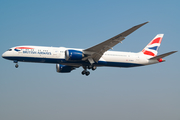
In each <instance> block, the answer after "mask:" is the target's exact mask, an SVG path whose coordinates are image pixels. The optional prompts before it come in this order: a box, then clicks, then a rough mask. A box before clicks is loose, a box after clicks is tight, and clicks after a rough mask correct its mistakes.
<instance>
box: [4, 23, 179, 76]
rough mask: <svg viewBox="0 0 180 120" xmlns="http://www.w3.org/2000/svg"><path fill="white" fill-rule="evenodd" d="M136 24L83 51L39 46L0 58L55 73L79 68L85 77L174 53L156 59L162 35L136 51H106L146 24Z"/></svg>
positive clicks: (15, 49) (17, 49)
mask: <svg viewBox="0 0 180 120" xmlns="http://www.w3.org/2000/svg"><path fill="white" fill-rule="evenodd" d="M147 23H148V22H145V23H142V24H139V25H136V26H134V27H132V28H130V29H128V30H126V31H124V32H122V33H120V34H118V35H116V36H114V37H112V38H110V39H108V40H106V41H104V42H102V43H99V44H97V45H95V46H92V47H90V48H87V49H76V48H65V47H43V46H16V47H12V48H10V49H8V50H7V51H6V52H4V53H3V54H2V57H3V58H5V59H8V60H12V61H13V62H14V63H16V65H15V67H16V68H18V66H19V65H18V62H35V63H53V64H56V71H57V72H59V73H70V72H71V71H72V70H74V69H76V68H79V67H82V68H83V69H84V70H83V71H82V75H86V76H88V75H89V74H90V72H89V71H88V69H91V70H95V69H96V68H97V67H102V66H106V67H125V68H128V67H137V66H145V65H150V64H155V63H161V62H164V61H165V60H164V59H162V58H164V57H166V56H168V55H171V54H173V53H175V52H177V51H172V52H168V53H165V54H161V55H158V56H157V53H158V49H159V47H160V44H161V41H162V38H163V35H164V34H157V35H156V36H155V37H154V38H153V39H152V41H151V42H150V43H149V44H148V45H147V46H146V47H145V48H144V49H143V50H142V51H140V52H138V53H132V52H120V51H108V50H109V49H112V48H113V47H114V46H115V45H117V44H118V43H121V42H122V41H123V40H124V39H125V37H126V36H128V35H129V34H131V33H132V32H134V31H135V30H137V29H138V28H140V27H142V26H143V25H145V24H147Z"/></svg>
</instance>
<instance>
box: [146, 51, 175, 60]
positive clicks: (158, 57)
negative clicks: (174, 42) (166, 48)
mask: <svg viewBox="0 0 180 120" xmlns="http://www.w3.org/2000/svg"><path fill="white" fill-rule="evenodd" d="M175 52H177V51H172V52H168V53H165V54H162V55H158V56H156V57H153V58H150V59H149V60H157V59H160V58H164V57H166V56H168V55H171V54H173V53H175Z"/></svg>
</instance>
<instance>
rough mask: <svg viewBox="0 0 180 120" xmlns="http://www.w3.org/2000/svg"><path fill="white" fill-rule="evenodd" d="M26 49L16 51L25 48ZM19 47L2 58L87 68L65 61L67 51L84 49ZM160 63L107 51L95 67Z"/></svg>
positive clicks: (139, 56)
mask: <svg viewBox="0 0 180 120" xmlns="http://www.w3.org/2000/svg"><path fill="white" fill-rule="evenodd" d="M23 47H24V49H16V48H23ZM23 47H22V46H17V47H13V48H11V49H9V50H8V51H6V52H5V53H4V54H3V55H2V57H3V58H5V59H9V60H13V61H22V62H37V63H54V64H62V65H70V66H86V65H87V64H89V63H88V62H86V61H67V60H66V59H65V51H66V50H78V51H83V49H75V48H65V47H42V46H23ZM26 48H33V49H26ZM154 63H158V60H148V59H147V58H146V56H145V55H143V54H142V53H141V52H139V53H131V52H118V51H107V52H105V53H104V54H103V56H102V57H101V58H100V59H99V61H98V63H94V65H95V66H112V67H135V66H143V65H148V64H154Z"/></svg>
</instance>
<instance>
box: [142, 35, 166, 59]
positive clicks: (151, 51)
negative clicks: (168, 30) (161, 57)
mask: <svg viewBox="0 0 180 120" xmlns="http://www.w3.org/2000/svg"><path fill="white" fill-rule="evenodd" d="M163 36H164V34H157V35H156V37H154V38H153V40H152V41H151V42H150V43H149V44H148V45H147V46H146V47H145V48H144V49H143V50H142V51H141V52H142V53H143V54H144V55H146V57H147V58H152V57H155V56H156V55H157V53H158V49H159V47H160V45H161V41H162V38H163Z"/></svg>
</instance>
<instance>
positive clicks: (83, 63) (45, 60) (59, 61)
mask: <svg viewBox="0 0 180 120" xmlns="http://www.w3.org/2000/svg"><path fill="white" fill-rule="evenodd" d="M4 58H5V59H8V60H13V61H14V60H16V61H21V62H37V63H54V64H66V65H68V64H69V66H70V64H77V65H81V66H86V65H90V63H89V62H86V61H66V60H65V59H54V58H36V57H4ZM94 65H95V66H109V67H137V66H143V65H142V64H136V63H122V62H106V61H98V63H94Z"/></svg>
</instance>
